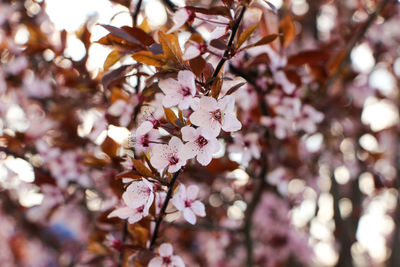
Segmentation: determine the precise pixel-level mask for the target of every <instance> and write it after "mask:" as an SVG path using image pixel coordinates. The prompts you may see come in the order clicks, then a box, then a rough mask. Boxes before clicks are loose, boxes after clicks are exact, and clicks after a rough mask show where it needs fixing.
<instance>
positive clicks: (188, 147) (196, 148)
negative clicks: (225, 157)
mask: <svg viewBox="0 0 400 267" xmlns="http://www.w3.org/2000/svg"><path fill="white" fill-rule="evenodd" d="M181 131H182V139H183V140H184V141H186V142H187V143H186V144H185V145H184V146H183V149H182V155H183V156H184V157H185V158H186V159H191V158H194V157H196V159H197V161H198V162H199V163H200V164H201V165H203V166H206V165H208V163H210V161H211V159H212V155H213V154H214V153H215V152H217V151H218V150H219V149H220V144H219V142H218V140H217V138H215V137H211V138H205V137H204V136H202V135H201V128H197V129H194V128H193V127H190V126H185V127H183V128H182V130H181Z"/></svg>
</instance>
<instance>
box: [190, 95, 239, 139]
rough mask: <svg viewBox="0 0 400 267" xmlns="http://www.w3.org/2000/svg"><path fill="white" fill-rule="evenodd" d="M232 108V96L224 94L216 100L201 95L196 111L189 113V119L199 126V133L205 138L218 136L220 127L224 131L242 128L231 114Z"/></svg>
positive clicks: (233, 105)
mask: <svg viewBox="0 0 400 267" xmlns="http://www.w3.org/2000/svg"><path fill="white" fill-rule="evenodd" d="M234 108H235V99H234V98H233V97H232V96H225V97H223V98H222V99H220V100H218V102H217V100H215V99H214V98H212V97H208V96H203V97H202V98H201V99H200V103H199V105H197V109H196V111H195V112H193V113H192V115H190V121H191V122H192V123H193V124H194V125H196V126H200V127H201V129H202V131H201V134H202V135H203V136H204V137H206V138H211V137H216V136H218V135H219V133H220V131H221V128H222V130H224V131H226V132H235V131H238V130H240V129H241V128H242V124H241V123H240V121H239V120H238V119H237V118H236V116H235V115H234V114H233V110H234Z"/></svg>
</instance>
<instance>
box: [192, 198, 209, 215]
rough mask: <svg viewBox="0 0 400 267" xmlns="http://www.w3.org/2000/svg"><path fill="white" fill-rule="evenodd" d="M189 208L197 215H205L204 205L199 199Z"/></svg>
mask: <svg viewBox="0 0 400 267" xmlns="http://www.w3.org/2000/svg"><path fill="white" fill-rule="evenodd" d="M191 208H192V210H193V212H194V213H195V214H196V215H197V216H200V217H204V216H206V208H205V207H204V204H203V203H201V201H199V200H196V201H195V202H193V203H192V206H191Z"/></svg>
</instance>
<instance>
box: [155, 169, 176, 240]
mask: <svg viewBox="0 0 400 267" xmlns="http://www.w3.org/2000/svg"><path fill="white" fill-rule="evenodd" d="M180 172H181V171H180V170H179V171H177V172H176V173H174V176H173V177H172V179H171V182H170V183H169V189H168V192H167V196H166V197H165V200H164V203H163V206H162V208H161V211H160V215H159V216H158V218H157V221H156V226H155V228H154V232H153V236H152V237H151V241H150V248H152V247H153V246H154V244H155V243H156V240H157V236H158V231H159V230H160V225H161V222H162V220H163V218H164V215H165V210H166V209H167V206H168V203H169V201H170V199H171V197H172V191H173V190H174V185H175V182H176V180H177V179H178V176H179V173H180Z"/></svg>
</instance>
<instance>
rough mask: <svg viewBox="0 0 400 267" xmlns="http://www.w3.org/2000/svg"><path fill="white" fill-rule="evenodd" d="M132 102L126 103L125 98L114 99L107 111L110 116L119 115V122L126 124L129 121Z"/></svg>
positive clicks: (132, 106)
mask: <svg viewBox="0 0 400 267" xmlns="http://www.w3.org/2000/svg"><path fill="white" fill-rule="evenodd" d="M134 106H135V105H134V104H132V103H128V102H126V101H125V100H121V99H120V100H117V101H115V102H114V103H113V104H112V105H111V106H110V107H109V108H108V113H109V114H110V115H112V116H116V117H120V118H119V124H120V125H121V126H127V125H128V124H129V122H130V121H131V117H132V113H133V109H134Z"/></svg>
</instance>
